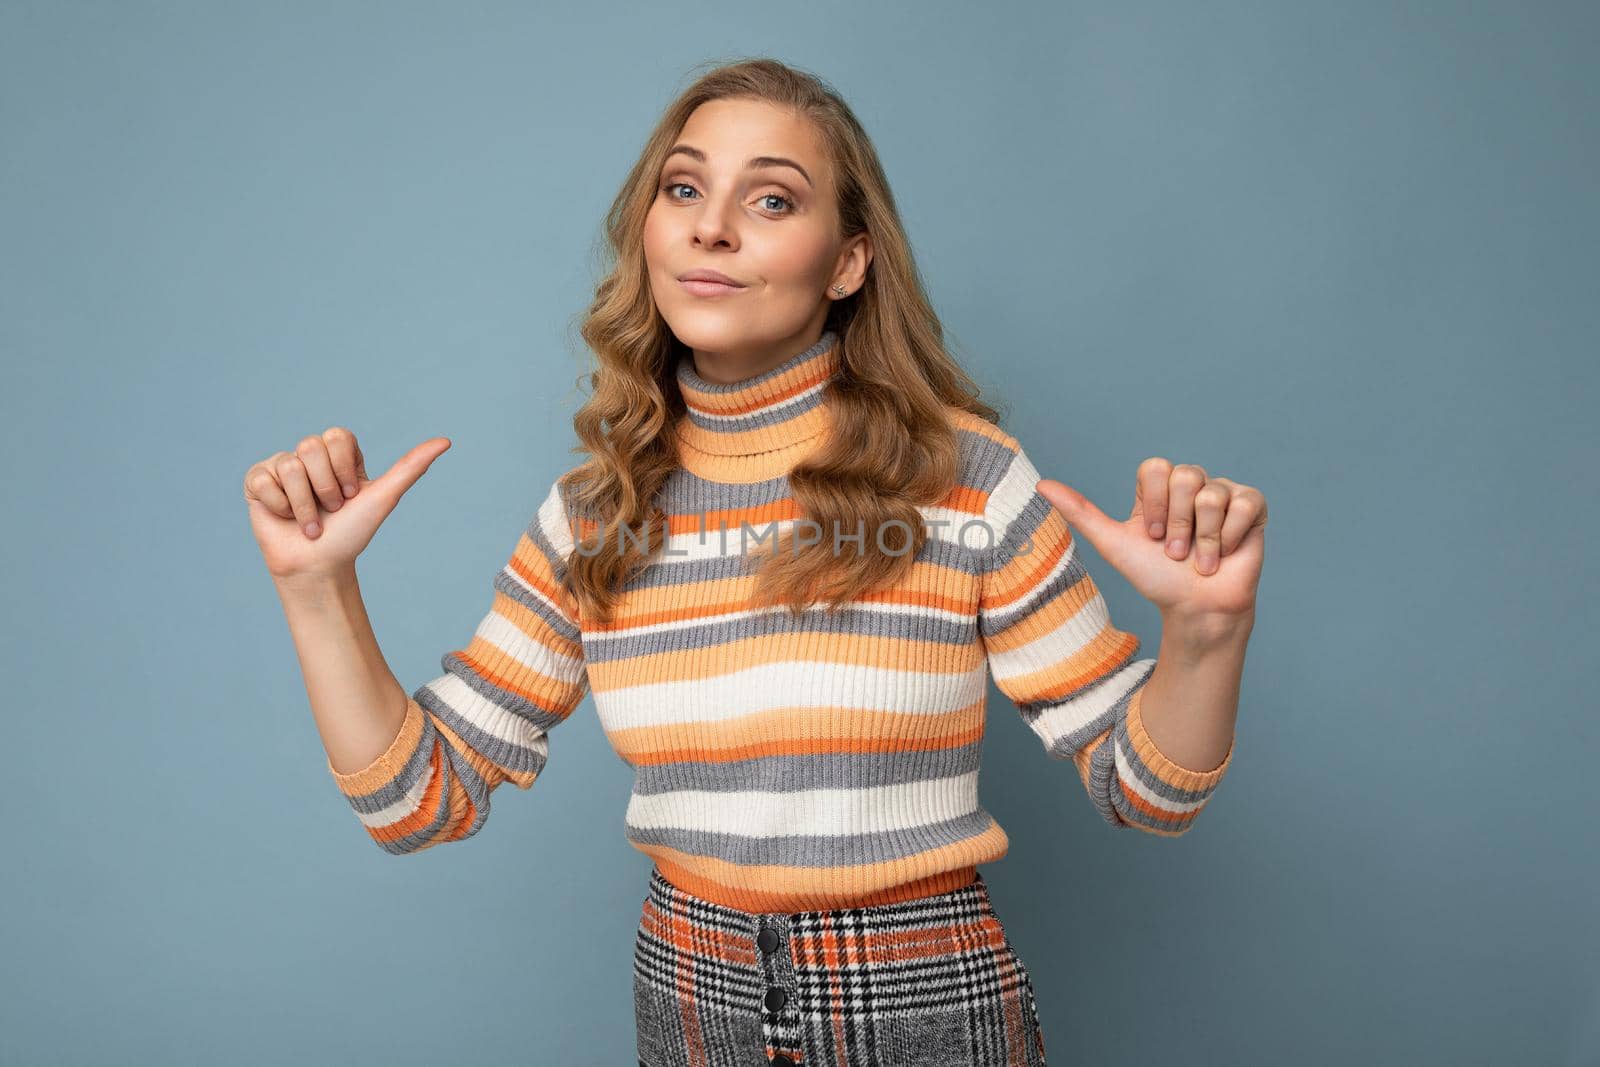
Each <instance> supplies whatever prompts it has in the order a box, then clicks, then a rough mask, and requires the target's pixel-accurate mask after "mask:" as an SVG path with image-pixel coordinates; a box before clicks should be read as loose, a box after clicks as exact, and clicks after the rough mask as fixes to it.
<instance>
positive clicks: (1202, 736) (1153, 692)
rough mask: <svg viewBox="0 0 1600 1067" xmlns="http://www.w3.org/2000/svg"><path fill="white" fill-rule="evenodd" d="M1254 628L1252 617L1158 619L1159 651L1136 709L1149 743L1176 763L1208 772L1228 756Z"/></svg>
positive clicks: (1253, 618)
mask: <svg viewBox="0 0 1600 1067" xmlns="http://www.w3.org/2000/svg"><path fill="white" fill-rule="evenodd" d="M1254 625H1255V617H1254V615H1250V616H1244V617H1239V618H1232V619H1227V620H1210V621H1205V622H1200V621H1185V620H1182V619H1177V618H1173V617H1166V618H1163V619H1162V627H1161V651H1160V652H1159V653H1158V654H1157V656H1156V666H1155V670H1154V672H1153V673H1152V674H1151V676H1150V678H1149V680H1148V681H1146V682H1145V684H1144V693H1143V695H1142V696H1141V698H1140V700H1141V703H1140V707H1139V711H1140V714H1141V716H1142V717H1143V719H1144V727H1145V732H1146V733H1147V734H1148V735H1149V737H1150V741H1151V743H1152V744H1154V745H1155V746H1156V748H1158V749H1160V750H1161V752H1162V753H1163V754H1164V755H1166V757H1167V758H1168V759H1170V760H1172V761H1173V762H1174V763H1176V764H1178V765H1180V766H1182V767H1186V768H1189V769H1190V770H1195V771H1210V770H1214V769H1215V768H1217V767H1218V766H1220V765H1221V763H1222V760H1223V758H1224V757H1225V756H1227V754H1228V749H1229V747H1230V746H1231V745H1232V744H1233V727H1234V720H1235V719H1236V718H1237V716H1238V712H1239V683H1240V679H1241V678H1242V676H1243V674H1244V654H1245V646H1246V645H1247V644H1248V643H1249V641H1250V630H1251V628H1252V627H1253V626H1254Z"/></svg>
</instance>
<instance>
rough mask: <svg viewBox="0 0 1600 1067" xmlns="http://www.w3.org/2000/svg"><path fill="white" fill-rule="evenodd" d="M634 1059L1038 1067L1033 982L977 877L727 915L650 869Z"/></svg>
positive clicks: (666, 1065)
mask: <svg viewBox="0 0 1600 1067" xmlns="http://www.w3.org/2000/svg"><path fill="white" fill-rule="evenodd" d="M633 991H634V992H633V997H634V1021H635V1025H636V1027H637V1029H638V1046H639V1067H755V1065H759V1064H772V1065H775V1067H793V1065H799V1067H913V1065H915V1067H933V1065H938V1067H1045V1058H1044V1034H1043V1031H1042V1029H1041V1027H1040V1025H1039V1010H1038V1005H1037V1003H1036V1002H1035V1000H1034V995H1033V983H1032V981H1031V980H1030V979H1029V977H1028V971H1027V968H1025V967H1024V966H1023V965H1022V959H1021V958H1020V957H1019V956H1018V955H1017V953H1016V952H1015V951H1014V950H1013V949H1012V947H1011V943H1010V941H1008V940H1007V939H1006V934H1005V928H1004V927H1002V926H1001V924H1000V920H999V918H998V917H997V916H996V915H995V913H994V909H993V908H992V907H991V906H990V904H989V889H988V886H987V885H985V884H984V881H983V875H981V874H979V875H978V876H977V879H976V880H975V881H973V882H969V883H968V884H967V885H965V886H962V887H960V888H957V889H953V890H950V891H948V892H944V893H938V894H935V895H932V896H926V897H921V898H918V899H915V900H905V901H897V902H894V903H891V904H881V905H873V906H869V907H860V908H840V909H835V910H829V911H802V912H788V913H784V912H769V913H762V914H757V913H753V912H746V911H739V910H737V909H734V908H729V907H725V906H723V905H720V904H716V903H713V902H711V901H707V900H702V899H701V898H699V897H696V896H691V895H689V894H688V893H685V892H684V891H683V890H681V889H679V888H677V887H676V886H674V885H673V884H672V883H670V882H668V881H667V880H666V879H665V878H663V877H662V876H661V873H660V871H659V870H658V869H656V868H652V869H651V871H650V892H649V895H648V896H647V897H646V898H645V901H644V906H643V910H642V914H641V917H640V921H639V931H638V936H637V938H636V940H635V945H634V967H633Z"/></svg>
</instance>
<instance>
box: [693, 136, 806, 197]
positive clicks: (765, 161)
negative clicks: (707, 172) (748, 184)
mask: <svg viewBox="0 0 1600 1067" xmlns="http://www.w3.org/2000/svg"><path fill="white" fill-rule="evenodd" d="M680 154H681V155H685V156H688V157H689V158H691V159H693V160H695V161H697V162H700V163H704V162H705V161H706V154H705V153H704V152H702V151H700V149H698V148H695V147H693V146H691V145H686V144H675V145H673V146H672V147H671V148H669V149H667V158H671V157H672V156H674V155H680ZM757 167H793V168H794V169H795V170H797V171H799V172H800V177H802V178H804V179H805V180H806V184H807V185H809V186H811V187H812V188H813V189H815V188H816V185H815V184H814V183H813V182H812V181H811V175H809V174H807V173H806V168H804V167H802V166H801V165H800V164H798V163H796V162H795V161H794V160H792V159H785V158H784V157H783V156H753V157H751V158H750V160H749V161H747V162H746V163H745V165H744V169H745V170H754V169H755V168H757Z"/></svg>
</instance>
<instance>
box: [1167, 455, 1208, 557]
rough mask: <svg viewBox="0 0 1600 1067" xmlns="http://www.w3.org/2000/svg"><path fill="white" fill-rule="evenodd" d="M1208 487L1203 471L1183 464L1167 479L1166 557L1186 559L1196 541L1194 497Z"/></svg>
mask: <svg viewBox="0 0 1600 1067" xmlns="http://www.w3.org/2000/svg"><path fill="white" fill-rule="evenodd" d="M1205 484H1206V472H1205V470H1204V468H1201V467H1198V466H1196V465H1195V464H1193V463H1180V464H1178V465H1177V466H1176V467H1173V468H1172V475H1171V477H1169V478H1168V479H1167V556H1168V557H1169V558H1171V559H1183V558H1184V557H1185V556H1187V555H1188V554H1189V542H1190V540H1191V539H1192V538H1193V537H1194V496H1195V494H1196V493H1198V492H1199V491H1200V487H1201V486H1203V485H1205Z"/></svg>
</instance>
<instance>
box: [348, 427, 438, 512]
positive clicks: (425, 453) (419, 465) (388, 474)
mask: <svg viewBox="0 0 1600 1067" xmlns="http://www.w3.org/2000/svg"><path fill="white" fill-rule="evenodd" d="M449 449H450V438H448V437H430V438H428V440H426V441H424V442H422V443H421V444H420V445H417V446H416V447H415V448H413V449H411V451H409V452H407V453H406V454H405V455H403V456H401V457H400V458H399V459H397V460H395V461H394V466H392V467H390V468H389V469H388V470H386V471H384V472H383V473H382V474H380V475H378V477H376V478H374V479H373V480H372V482H371V483H369V484H368V485H367V487H366V488H364V489H362V490H361V491H362V492H363V493H366V492H368V491H370V490H372V489H376V490H378V492H379V495H381V496H383V497H384V498H386V499H387V500H388V502H389V505H390V506H391V507H393V506H394V504H395V503H397V502H398V501H399V500H400V498H401V497H402V496H404V495H405V493H406V490H408V489H410V488H411V487H412V486H413V485H416V484H417V479H419V478H421V477H422V476H423V475H424V474H426V473H427V472H428V468H429V467H431V466H432V465H433V461H434V460H436V459H438V458H439V457H440V456H442V455H444V453H445V452H447V451H449Z"/></svg>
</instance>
